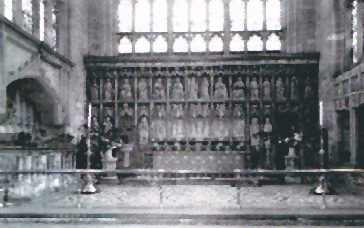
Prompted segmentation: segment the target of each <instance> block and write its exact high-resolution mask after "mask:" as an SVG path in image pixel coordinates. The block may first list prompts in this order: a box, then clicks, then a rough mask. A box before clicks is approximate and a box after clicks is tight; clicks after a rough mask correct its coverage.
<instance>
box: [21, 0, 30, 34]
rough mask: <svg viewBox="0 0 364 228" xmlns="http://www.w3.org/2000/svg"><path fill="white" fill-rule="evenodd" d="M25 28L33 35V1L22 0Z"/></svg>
mask: <svg viewBox="0 0 364 228" xmlns="http://www.w3.org/2000/svg"><path fill="white" fill-rule="evenodd" d="M21 6H22V12H23V22H24V24H23V28H24V29H25V30H26V31H28V32H29V33H32V31H33V9H32V0H22V4H21Z"/></svg>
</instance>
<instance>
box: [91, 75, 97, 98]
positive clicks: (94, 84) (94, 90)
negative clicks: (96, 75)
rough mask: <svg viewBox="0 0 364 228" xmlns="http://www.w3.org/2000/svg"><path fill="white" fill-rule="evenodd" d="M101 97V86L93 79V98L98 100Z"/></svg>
mask: <svg viewBox="0 0 364 228" xmlns="http://www.w3.org/2000/svg"><path fill="white" fill-rule="evenodd" d="M98 99H99V87H98V86H97V83H96V80H95V79H94V80H92V84H91V100H92V101H96V100H98Z"/></svg>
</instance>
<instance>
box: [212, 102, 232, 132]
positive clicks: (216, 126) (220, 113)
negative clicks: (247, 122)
mask: <svg viewBox="0 0 364 228" xmlns="http://www.w3.org/2000/svg"><path fill="white" fill-rule="evenodd" d="M216 113H217V119H215V120H214V122H213V135H214V136H215V137H216V138H225V137H227V136H228V135H229V130H228V129H227V127H226V126H225V121H224V116H225V104H219V105H217V106H216Z"/></svg>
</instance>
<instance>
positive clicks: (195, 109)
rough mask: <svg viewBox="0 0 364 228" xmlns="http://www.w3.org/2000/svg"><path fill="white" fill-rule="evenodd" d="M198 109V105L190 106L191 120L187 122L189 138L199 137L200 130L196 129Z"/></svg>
mask: <svg viewBox="0 0 364 228" xmlns="http://www.w3.org/2000/svg"><path fill="white" fill-rule="evenodd" d="M198 108H199V105H198V104H191V120H190V121H189V129H190V131H189V133H190V134H189V135H190V137H191V138H198V137H199V136H200V135H199V133H200V129H198V120H197V119H196V118H197V115H198V113H199V110H198Z"/></svg>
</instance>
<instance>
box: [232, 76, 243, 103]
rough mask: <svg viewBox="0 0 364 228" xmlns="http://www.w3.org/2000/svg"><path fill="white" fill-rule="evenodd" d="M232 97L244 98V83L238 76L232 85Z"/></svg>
mask: <svg viewBox="0 0 364 228" xmlns="http://www.w3.org/2000/svg"><path fill="white" fill-rule="evenodd" d="M233 98H234V99H241V100H244V99H245V84H244V82H243V80H242V79H241V78H240V77H239V78H238V80H237V81H236V82H235V83H234V85H233Z"/></svg>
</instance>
